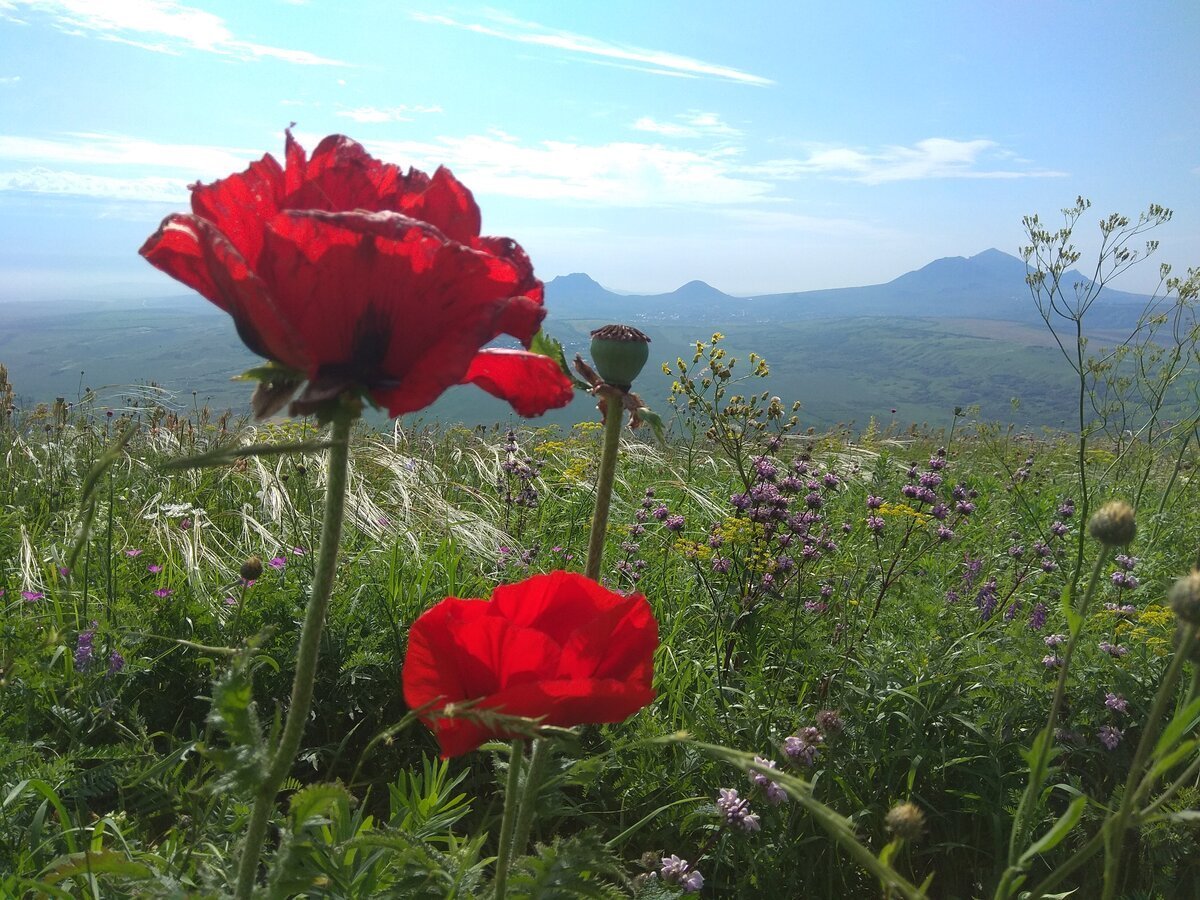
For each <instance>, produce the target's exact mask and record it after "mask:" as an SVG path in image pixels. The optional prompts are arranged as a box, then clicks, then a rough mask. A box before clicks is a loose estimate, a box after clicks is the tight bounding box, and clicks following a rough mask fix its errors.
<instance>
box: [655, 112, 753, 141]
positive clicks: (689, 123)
mask: <svg viewBox="0 0 1200 900" xmlns="http://www.w3.org/2000/svg"><path fill="white" fill-rule="evenodd" d="M631 127H632V128H633V129H634V131H646V132H649V133H651V134H661V135H663V136H664V137H674V138H699V137H736V136H738V135H740V134H741V132H740V131H738V129H736V128H733V127H732V126H729V125H726V124H725V123H724V122H722V121H721V117H720V116H719V115H717V114H716V113H713V112H689V113H681V114H680V115H677V116H675V117H674V119H673V120H672V121H669V122H660V121H658V120H657V119H653V118H651V117H650V116H642V117H641V118H640V119H638V120H637V121H636V122H634V123H633V125H632V126H631Z"/></svg>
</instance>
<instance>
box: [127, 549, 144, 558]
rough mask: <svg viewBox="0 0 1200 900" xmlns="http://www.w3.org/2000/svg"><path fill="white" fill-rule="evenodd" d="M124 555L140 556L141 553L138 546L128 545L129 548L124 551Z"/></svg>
mask: <svg viewBox="0 0 1200 900" xmlns="http://www.w3.org/2000/svg"><path fill="white" fill-rule="evenodd" d="M125 555H126V556H129V557H133V556H141V555H142V549H141V548H140V547H130V548H129V549H127V550H126V551H125Z"/></svg>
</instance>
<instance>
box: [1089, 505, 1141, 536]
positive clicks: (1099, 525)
mask: <svg viewBox="0 0 1200 900" xmlns="http://www.w3.org/2000/svg"><path fill="white" fill-rule="evenodd" d="M1087 527H1088V534H1090V535H1091V536H1092V537H1094V538H1095V539H1096V540H1098V541H1099V542H1100V543H1102V544H1104V545H1106V546H1108V547H1124V546H1125V545H1126V544H1128V543H1129V542H1130V541H1132V540H1133V536H1134V535H1135V534H1137V522H1135V521H1134V519H1133V507H1132V506H1130V505H1129V504H1128V503H1126V502H1125V501H1124V500H1109V501H1108V502H1107V503H1105V504H1104V505H1103V506H1102V507H1100V508H1099V509H1098V510H1096V511H1095V512H1094V513H1093V514H1092V517H1091V518H1090V519H1088V526H1087Z"/></svg>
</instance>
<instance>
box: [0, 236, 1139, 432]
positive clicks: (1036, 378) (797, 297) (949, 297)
mask: <svg viewBox="0 0 1200 900" xmlns="http://www.w3.org/2000/svg"><path fill="white" fill-rule="evenodd" d="M1085 280H1086V279H1084V277H1083V276H1082V275H1080V274H1079V273H1070V274H1069V275H1068V276H1067V277H1066V279H1065V283H1066V284H1068V285H1070V284H1073V283H1074V282H1075V281H1085ZM546 295H547V302H546V305H547V309H548V311H549V315H548V318H547V330H548V331H549V332H550V333H551V334H552V335H553V336H555V337H557V338H558V339H559V340H561V341H562V343H563V345H564V348H565V350H566V352H567V358H568V359H570V358H571V357H573V356H574V354H575V353H583V354H584V355H585V356H586V355H587V352H588V344H589V341H590V338H589V331H590V330H591V329H592V328H595V327H597V326H598V325H600V324H604V323H605V322H614V321H624V322H629V323H631V324H636V325H637V326H638V327H639V328H641V329H642V330H643V331H645V332H646V333H647V334H648V335H649V336H650V337H651V338H652V344H651V348H650V364H649V365H648V366H647V367H646V370H645V373H644V374H643V375H642V377H641V378H640V379H639V381H638V390H639V392H641V393H642V395H643V396H644V397H645V398H646V399H647V401H648V402H650V403H651V405H652V406H655V407H657V408H659V409H660V410H661V411H663V412H664V413H665V412H667V409H666V408H665V407H666V404H665V397H666V395H667V393H669V391H670V386H671V379H670V378H668V377H666V376H664V375H663V373H662V371H661V366H662V363H663V362H664V361H667V362H671V361H674V360H675V358H676V357H677V356H686V357H688V358H690V357H691V352H690V349H689V348H690V347H691V345H692V343H693V342H694V341H696V340H698V339H704V338H706V337H707V336H708V335H710V334H711V333H712V332H713V331H722V332H724V333H726V334H727V335H728V342H727V347H728V349H729V352H730V353H731V355H736V356H739V357H744V356H745V355H746V354H747V353H748V352H750V351H756V352H758V353H759V354H760V355H762V356H763V357H765V358H766V359H767V360H768V361H769V363H770V364H771V368H772V376H771V379H770V382H769V384H764V385H763V387H764V388H765V387H769V388H770V389H771V390H772V391H773V392H774V393H777V394H779V395H780V396H781V397H783V398H785V399H786V400H789V401H790V400H792V399H799V400H802V401H803V402H804V404H805V413H804V416H805V419H806V421H808V422H809V423H811V424H832V423H835V422H838V421H846V422H848V421H857V422H858V423H860V424H865V423H866V421H867V419H868V418H869V417H871V416H879V417H883V418H887V417H889V416H890V415H891V413H890V410H891V409H892V408H896V409H898V410H899V412H898V413H897V415H898V416H899V417H901V418H903V419H905V420H907V421H922V420H927V421H931V422H937V421H945V420H946V419H947V418H948V416H949V414H950V411H951V410H952V409H953V408H954V407H955V406H963V407H966V406H970V405H972V404H979V405H980V407H981V415H982V416H983V417H984V418H995V419H1002V420H1009V421H1018V422H1020V423H1024V424H1031V425H1043V424H1045V425H1057V424H1065V423H1066V422H1067V421H1068V420H1069V414H1070V411H1071V410H1070V408H1069V407H1070V404H1069V403H1067V402H1066V399H1064V398H1068V399H1069V393H1070V392H1069V384H1068V383H1067V380H1066V379H1065V375H1066V371H1065V368H1064V366H1063V364H1062V360H1061V357H1060V356H1059V353H1058V350H1057V348H1056V347H1054V346H1053V341H1052V339H1051V338H1050V336H1049V332H1048V331H1047V330H1046V327H1045V324H1044V323H1043V322H1042V321H1041V319H1040V317H1039V316H1038V314H1037V310H1036V308H1035V306H1034V303H1033V300H1032V298H1031V297H1030V295H1029V290H1028V288H1027V286H1026V285H1025V265H1024V263H1023V262H1022V261H1021V260H1019V259H1017V258H1016V257H1014V256H1010V255H1008V254H1006V253H1001V252H1000V251H998V250H987V251H984V252H983V253H979V254H976V255H975V256H972V257H966V258H964V257H946V258H943V259H938V260H934V261H933V262H931V263H929V264H928V265H926V266H924V267H922V268H920V269H917V270H915V271H913V272H908V273H906V274H904V275H901V276H900V277H899V278H896V279H893V280H892V281H890V282H888V283H886V284H881V285H867V286H864V287H848V288H836V289H830V290H820V291H801V292H795V293H784V294H770V295H760V296H755V297H735V296H732V295H730V294H726V293H724V292H723V291H720V290H718V289H717V288H714V287H712V286H711V285H709V284H706V283H704V282H703V281H691V282H688V283H687V284H685V285H682V286H680V287H679V288H677V289H676V290H674V291H671V292H669V293H665V294H650V295H625V294H618V293H615V292H613V291H610V290H608V289H606V288H605V287H603V286H602V285H600V284H599V283H597V282H596V281H595V280H594V279H592V278H591V277H590V276H588V275H586V274H583V273H574V274H570V275H563V276H559V277H558V278H554V279H551V280H550V281H549V282H547V285H546ZM1147 299H1148V298H1145V297H1140V296H1138V295H1135V294H1125V293H1121V292H1117V291H1110V290H1108V289H1105V291H1104V293H1103V294H1102V295H1101V300H1100V301H1099V302H1098V303H1097V304H1096V305H1095V306H1094V307H1093V309H1092V310H1091V311H1089V313H1088V321H1089V322H1090V323H1091V324H1092V325H1093V326H1094V328H1092V329H1090V330H1092V331H1093V333H1096V334H1098V336H1100V337H1102V338H1103V339H1106V340H1107V339H1109V338H1108V335H1106V334H1104V333H1103V332H1104V330H1105V329H1106V328H1108V329H1111V334H1120V333H1121V331H1120V329H1121V328H1126V329H1127V326H1128V325H1129V324H1130V323H1131V322H1133V321H1136V315H1137V313H1139V312H1140V311H1141V310H1142V309H1143V308H1144V304H1145V302H1146V300H1147ZM1124 333H1126V334H1127V333H1128V331H1127V330H1126V331H1125V332H1124ZM256 362H257V358H256V357H255V356H254V355H253V354H251V353H250V351H249V350H247V349H246V348H245V347H244V346H243V345H242V343H241V342H240V341H239V340H238V339H237V335H236V333H235V331H234V328H233V326H232V323H231V322H230V320H229V317H228V316H227V315H226V314H225V313H224V312H222V311H221V310H219V309H217V308H216V307H215V306H213V305H212V304H210V303H207V302H205V301H203V300H201V299H200V298H199V297H196V296H195V295H176V296H171V297H158V298H151V299H139V300H128V301H114V300H96V301H79V300H75V301H69V302H63V303H45V302H36V303H34V302H29V303H5V304H0V363H3V364H5V365H6V366H7V367H8V369H9V375H10V379H11V380H12V382H13V384H14V385H15V386H16V390H17V395H18V398H19V401H20V403H21V405H22V406H26V407H27V406H28V405H29V404H31V403H37V402H48V401H50V400H53V398H54V397H56V396H62V397H66V398H67V399H69V400H70V399H74V398H75V397H77V396H78V395H79V393H80V390H81V388H82V387H84V386H91V387H94V388H97V389H102V388H103V389H102V390H101V398H100V403H101V404H102V405H112V406H118V407H120V406H122V405H123V404H124V402H125V401H124V399H123V398H125V397H127V396H128V395H129V393H130V391H129V390H128V388H127V387H126V386H128V385H136V384H145V383H147V382H155V383H156V384H158V385H160V386H161V388H162V389H163V390H165V391H167V392H169V393H167V394H164V395H162V396H163V398H164V400H165V401H166V402H168V403H170V404H171V405H175V406H180V407H184V408H186V407H190V406H191V405H192V402H193V392H194V393H195V399H196V400H197V401H198V402H200V403H205V402H208V403H209V404H210V405H212V406H214V407H218V408H220V407H224V406H230V407H232V408H234V409H235V410H244V409H245V408H246V406H247V401H248V397H249V393H250V390H249V388H248V386H247V385H246V384H244V383H242V382H231V381H230V378H231V377H232V376H233V375H236V374H237V373H239V372H242V371H244V370H246V369H248V368H250V367H251V366H253V365H255V364H256ZM104 386H109V387H104ZM1014 398H1019V399H1020V401H1021V405H1020V409H1019V411H1018V410H1017V408H1016V407H1014V406H1013V405H1012V402H1011V401H1012V400H1013V399H1014ZM592 407H593V402H592V400H591V399H590V398H589V397H586V396H584V395H582V394H581V395H580V396H579V397H578V398H577V399H576V401H575V402H574V403H573V404H572V405H571V406H570V407H569V408H568V409H566V410H559V411H554V412H552V413H550V414H548V415H547V416H546V417H545V418H543V419H542V420H539V421H541V422H553V423H558V424H571V423H574V422H578V421H582V420H585V419H589V418H592V417H593V416H594V410H593V409H592ZM422 415H423V417H424V418H425V419H427V420H434V419H436V420H440V421H443V422H465V423H468V424H476V423H482V424H491V423H493V422H497V421H504V420H506V419H508V418H509V417H510V416H511V411H510V410H509V408H508V407H507V405H505V404H503V403H502V402H500V401H498V400H495V399H493V398H491V397H488V396H487V395H486V394H484V393H483V392H481V391H479V390H477V389H475V388H468V387H461V388H452V389H451V390H450V391H448V392H447V393H446V395H445V396H444V397H443V398H442V399H441V400H439V401H438V402H437V403H436V404H434V406H433V407H431V408H430V409H429V410H428V411H427V412H426V413H424V414H422Z"/></svg>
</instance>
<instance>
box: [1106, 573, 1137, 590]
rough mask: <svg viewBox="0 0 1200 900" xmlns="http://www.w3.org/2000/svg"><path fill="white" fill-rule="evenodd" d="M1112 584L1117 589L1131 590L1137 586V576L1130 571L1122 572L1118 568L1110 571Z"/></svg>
mask: <svg viewBox="0 0 1200 900" xmlns="http://www.w3.org/2000/svg"><path fill="white" fill-rule="evenodd" d="M1112 583H1113V586H1114V587H1116V588H1119V589H1123V590H1127V591H1132V590H1133V589H1134V588H1136V587H1137V586H1138V580H1137V576H1136V575H1134V574H1133V573H1132V572H1123V571H1121V570H1120V569H1118V570H1117V571H1115V572H1113V573H1112Z"/></svg>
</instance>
